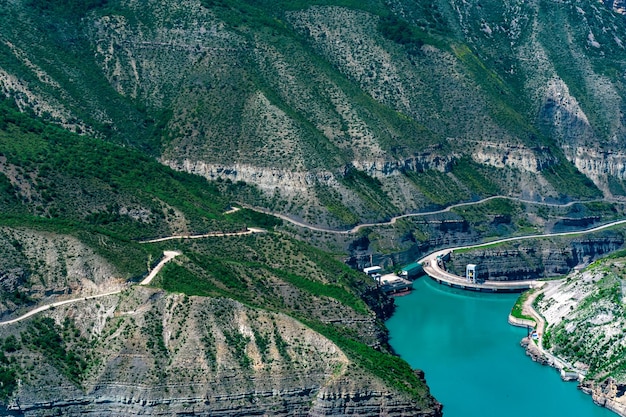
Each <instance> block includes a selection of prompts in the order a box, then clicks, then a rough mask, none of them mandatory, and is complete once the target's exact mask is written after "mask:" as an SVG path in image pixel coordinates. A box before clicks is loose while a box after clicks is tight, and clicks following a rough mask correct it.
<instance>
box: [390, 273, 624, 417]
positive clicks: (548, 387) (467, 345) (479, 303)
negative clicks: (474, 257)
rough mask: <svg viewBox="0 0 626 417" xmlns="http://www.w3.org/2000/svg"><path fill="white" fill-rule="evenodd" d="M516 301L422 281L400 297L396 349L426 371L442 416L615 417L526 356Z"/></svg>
mask: <svg viewBox="0 0 626 417" xmlns="http://www.w3.org/2000/svg"><path fill="white" fill-rule="evenodd" d="M516 298H517V295H516V294H480V293H473V292H467V291H461V290H455V289H451V288H448V287H446V286H441V285H440V284H437V283H436V282H434V281H432V280H431V279H430V278H426V277H425V278H420V279H418V280H417V281H416V282H415V284H414V290H413V292H412V293H411V294H410V295H406V296H404V297H398V298H396V305H397V309H396V312H395V313H394V315H393V317H392V318H391V319H389V320H388V321H387V327H388V328H389V331H390V336H391V345H392V346H393V348H394V349H395V350H396V352H397V353H398V354H399V355H400V356H402V357H403V358H404V359H405V360H406V361H407V362H409V364H411V366H412V367H414V368H419V369H423V370H424V372H425V373H426V382H428V385H429V386H430V387H431V392H432V393H433V395H434V396H435V397H436V398H437V399H438V400H439V401H440V402H441V403H443V405H444V408H443V410H444V416H445V417H479V416H480V417H491V416H493V417H503V416H506V417H517V416H520V417H522V416H524V417H528V416H529V415H532V416H571V417H576V416H580V417H615V416H617V414H614V413H613V412H611V411H609V410H607V409H605V408H601V407H598V406H597V405H595V404H594V403H593V401H592V400H591V396H589V395H586V394H584V393H582V392H581V391H580V390H578V389H577V388H576V385H577V384H576V383H575V382H570V383H565V382H563V381H561V378H560V376H559V374H558V373H557V372H556V370H555V369H553V368H550V367H547V366H542V365H539V364H537V363H535V362H533V361H532V360H530V358H528V357H527V356H526V354H525V352H524V349H523V348H522V347H521V346H520V345H519V342H520V340H521V339H522V337H524V336H525V335H526V330H525V329H522V328H519V327H513V326H511V325H509V324H508V323H507V317H508V314H509V312H510V310H511V307H512V306H513V304H514V303H515V300H516Z"/></svg>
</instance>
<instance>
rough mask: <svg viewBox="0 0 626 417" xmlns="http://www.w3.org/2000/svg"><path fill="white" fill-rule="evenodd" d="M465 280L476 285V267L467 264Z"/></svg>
mask: <svg viewBox="0 0 626 417" xmlns="http://www.w3.org/2000/svg"><path fill="white" fill-rule="evenodd" d="M465 279H466V280H467V282H471V283H473V284H476V265H474V264H467V267H466V268H465Z"/></svg>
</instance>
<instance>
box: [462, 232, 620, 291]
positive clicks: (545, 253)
mask: <svg viewBox="0 0 626 417" xmlns="http://www.w3.org/2000/svg"><path fill="white" fill-rule="evenodd" d="M623 243H624V240H623V238H621V237H620V236H607V237H606V238H602V237H597V238H596V237H594V238H580V239H576V240H575V241H572V242H571V243H570V244H569V245H568V246H567V247H563V248H561V249H556V250H555V248H554V247H553V246H550V245H545V244H544V245H542V244H541V243H538V244H535V245H533V246H525V245H520V246H518V247H517V248H493V249H485V250H482V251H477V252H473V253H471V254H467V255H466V254H463V253H460V254H454V255H453V257H452V264H453V268H454V269H455V270H457V271H462V270H464V268H465V265H466V264H468V263H476V264H479V265H480V272H479V277H480V278H481V279H489V280H502V281H514V280H526V279H537V278H540V277H544V276H555V275H562V274H567V273H568V272H570V271H571V270H572V269H573V268H574V267H575V266H577V265H581V264H585V263H588V262H591V261H593V260H594V259H597V258H598V257H600V256H602V255H604V254H607V253H610V252H611V251H614V250H617V249H618V248H620V247H621V246H622V244H623Z"/></svg>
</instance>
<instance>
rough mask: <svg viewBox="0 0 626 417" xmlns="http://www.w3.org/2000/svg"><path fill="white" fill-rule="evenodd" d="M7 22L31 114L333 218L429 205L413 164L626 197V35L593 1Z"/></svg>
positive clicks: (10, 16)
mask: <svg viewBox="0 0 626 417" xmlns="http://www.w3.org/2000/svg"><path fill="white" fill-rule="evenodd" d="M0 19H4V20H3V21H4V22H9V21H11V22H17V24H13V25H8V24H7V25H3V28H5V29H3V31H2V33H1V37H2V40H3V42H2V43H1V45H0V56H1V57H2V61H1V62H2V63H1V65H0V70H1V76H0V79H1V80H2V82H1V83H0V84H1V85H2V90H3V92H4V93H5V94H6V95H8V96H10V97H13V98H14V99H15V100H17V102H18V105H19V106H20V108H22V109H23V110H26V109H31V110H32V111H34V112H35V113H36V114H39V115H41V116H44V117H48V118H50V119H54V120H57V121H58V122H59V123H60V124H62V125H64V126H67V127H70V128H73V129H75V130H76V129H79V130H80V131H87V132H93V133H95V134H97V135H99V136H101V137H104V138H109V139H111V140H113V141H116V142H119V143H126V144H132V145H133V146H136V147H138V148H141V149H144V150H147V151H148V152H149V153H150V154H151V155H153V156H155V157H157V158H159V159H160V160H161V161H162V162H163V163H165V164H167V165H170V166H172V167H174V168H176V169H178V170H184V171H188V172H193V173H198V174H201V175H204V176H206V177H207V178H222V179H231V180H233V181H238V180H243V181H246V182H250V183H254V184H257V185H258V186H259V187H260V189H261V190H262V191H263V195H262V196H259V197H258V198H255V199H252V200H250V199H249V200H248V202H250V203H254V204H259V205H263V206H266V207H272V208H276V209H280V210H282V211H284V212H289V213H291V214H293V215H297V216H303V217H306V218H307V219H309V220H310V221H314V222H317V223H326V224H330V225H336V226H339V225H345V224H350V223H354V222H355V220H356V219H376V218H383V217H388V216H389V215H390V214H397V213H400V212H405V211H410V210H416V209H419V208H423V207H425V206H428V205H430V204H432V203H433V200H432V197H431V195H430V194H429V191H430V190H429V185H424V184H423V183H420V182H419V181H417V182H416V181H415V176H416V175H417V176H418V177H421V176H423V175H426V176H429V175H430V176H432V175H437V173H444V174H446V175H444V176H442V178H443V180H444V184H445V185H444V187H445V188H452V187H460V188H461V189H462V190H463V193H462V194H460V196H459V198H461V196H469V197H470V198H472V197H476V196H480V195H485V194H486V193H487V194H488V193H506V194H516V195H523V196H528V197H532V198H547V197H550V198H557V199H568V198H573V197H589V196H597V195H600V191H599V190H598V189H597V188H596V187H599V188H600V190H601V192H602V193H604V194H605V195H616V196H619V195H622V194H624V188H623V185H622V180H623V159H624V157H623V145H622V143H623V140H622V137H623V127H622V124H623V123H622V117H621V110H620V109H621V107H622V106H623V104H622V101H623V98H622V97H623V95H624V92H623V91H622V86H621V83H620V79H619V74H621V73H622V72H623V65H624V63H623V60H622V58H621V56H622V53H621V50H622V46H621V45H622V43H623V39H624V38H625V36H626V32H625V30H626V29H625V27H624V18H623V17H622V16H621V15H619V14H617V13H615V12H614V11H612V10H611V9H609V8H607V7H604V6H603V5H600V4H596V3H593V2H589V1H568V2H563V3H553V2H545V1H536V2H530V3H529V2H520V1H506V2H496V1H489V2H487V3H484V2H481V3H480V4H477V3H476V4H475V3H463V2H456V1H453V0H446V1H444V0H441V1H436V2H422V1H419V2H404V1H400V0H398V1H394V2H388V3H383V2H378V1H371V2H366V3H358V4H357V3H355V2H350V1H344V2H341V1H337V2H330V1H328V2H327V1H323V2H315V4H314V5H311V4H310V3H308V2H307V3H298V2H296V3H294V2H278V3H276V2H271V3H270V2H263V1H261V2H231V1H227V0H224V1H204V2H196V1H191V0H188V1H185V2H183V3H180V2H148V3H145V2H144V3H141V4H139V3H133V2H131V3H128V2H125V3H122V2H119V1H116V0H109V1H101V2H88V3H86V4H85V5H84V6H82V7H78V6H75V7H74V9H73V8H72V7H65V6H64V3H63V2H61V1H55V2H45V3H44V2H37V1H18V2H13V3H11V4H10V5H9V6H8V7H7V8H5V10H4V12H3V14H2V15H1V16H0ZM35 37H36V38H37V39H41V41H39V42H34V41H32V39H34V38H35ZM33 45H36V46H33ZM460 161H469V162H470V164H469V165H467V164H466V167H469V168H470V171H471V173H473V174H481V173H482V174H484V173H485V170H487V171H488V172H491V171H493V172H494V173H493V174H491V173H490V174H489V175H490V177H491V178H492V180H494V182H495V184H494V186H495V187H494V188H492V190H491V191H490V192H486V191H485V190H481V189H480V188H478V187H477V186H476V183H475V182H473V181H468V180H467V176H466V175H465V176H464V175H457V172H455V170H454V168H455V166H457V165H458V164H459V162H460ZM494 170H495V171H494ZM578 171H580V172H582V173H583V174H584V175H586V176H587V177H588V178H590V179H591V180H592V181H593V182H594V184H595V185H593V184H591V183H590V182H588V181H587V182H585V181H583V177H582V176H581V175H580V173H579V172H578ZM350 172H357V173H358V175H359V177H360V178H362V179H363V181H357V182H354V181H352V182H351V181H350V179H349V178H346V174H347V173H350ZM570 176H573V177H576V178H579V179H578V180H577V181H575V183H577V184H579V185H580V186H578V187H571V186H570V184H569V183H568V182H567V181H565V180H564V177H570ZM435 203H436V201H435Z"/></svg>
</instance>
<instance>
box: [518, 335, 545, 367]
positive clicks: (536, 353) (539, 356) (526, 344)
mask: <svg viewBox="0 0 626 417" xmlns="http://www.w3.org/2000/svg"><path fill="white" fill-rule="evenodd" d="M520 345H521V346H522V347H523V348H524V349H525V350H526V355H528V356H529V357H530V358H531V359H532V360H533V361H535V362H537V363H539V364H541V365H547V366H552V362H551V361H550V360H549V359H548V358H546V356H545V355H544V354H543V353H542V352H541V351H540V350H539V348H538V347H537V345H536V344H535V343H534V342H533V341H532V340H531V339H530V338H528V337H525V338H523V339H522V341H521V342H520Z"/></svg>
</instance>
